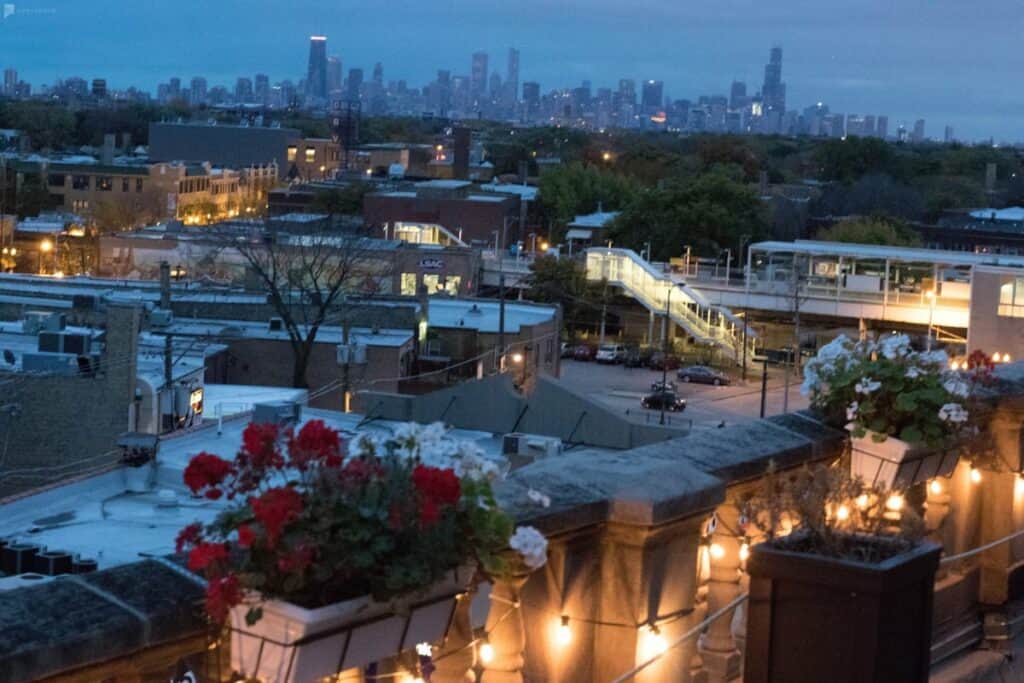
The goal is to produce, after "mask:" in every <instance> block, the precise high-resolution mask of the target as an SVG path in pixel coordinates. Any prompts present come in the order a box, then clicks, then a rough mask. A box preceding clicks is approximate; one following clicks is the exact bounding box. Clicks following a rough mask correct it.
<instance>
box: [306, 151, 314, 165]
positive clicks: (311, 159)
mask: <svg viewBox="0 0 1024 683" xmlns="http://www.w3.org/2000/svg"><path fill="white" fill-rule="evenodd" d="M315 161H316V148H315V147H307V148H306V163H307V164H312V163H313V162H315Z"/></svg>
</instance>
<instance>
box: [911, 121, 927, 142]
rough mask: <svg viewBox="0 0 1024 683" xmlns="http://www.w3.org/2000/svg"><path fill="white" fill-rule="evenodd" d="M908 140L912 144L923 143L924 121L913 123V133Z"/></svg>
mask: <svg viewBox="0 0 1024 683" xmlns="http://www.w3.org/2000/svg"><path fill="white" fill-rule="evenodd" d="M910 139H911V140H912V141H914V142H924V119H918V120H917V121H914V132H913V133H911V134H910Z"/></svg>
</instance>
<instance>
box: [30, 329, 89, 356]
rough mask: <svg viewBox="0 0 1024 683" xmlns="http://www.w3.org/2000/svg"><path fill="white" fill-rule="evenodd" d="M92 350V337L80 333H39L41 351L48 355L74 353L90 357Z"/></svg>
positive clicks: (43, 331) (42, 331)
mask: <svg viewBox="0 0 1024 683" xmlns="http://www.w3.org/2000/svg"><path fill="white" fill-rule="evenodd" d="M91 350H92V336H91V335H88V334H81V333H78V332H48V331H46V330H40V332H39V351H42V352H46V353H73V354H75V355H76V356H88V355H89V352H90V351H91Z"/></svg>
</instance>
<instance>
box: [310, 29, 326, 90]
mask: <svg viewBox="0 0 1024 683" xmlns="http://www.w3.org/2000/svg"><path fill="white" fill-rule="evenodd" d="M306 97H313V98H317V99H320V100H323V99H325V98H326V97H327V36H310V37H309V66H308V67H307V68H306Z"/></svg>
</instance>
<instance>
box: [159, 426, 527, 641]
mask: <svg viewBox="0 0 1024 683" xmlns="http://www.w3.org/2000/svg"><path fill="white" fill-rule="evenodd" d="M499 474H500V471H499V468H498V466H497V465H496V464H495V463H493V462H492V461H490V460H488V459H486V458H485V457H484V456H483V453H482V451H481V450H480V449H479V448H477V447H476V446H475V445H474V444H472V443H470V442H463V441H458V440H455V439H452V438H450V437H449V436H448V435H447V434H446V433H445V429H444V427H443V425H441V424H440V423H438V424H434V425H429V426H426V427H423V426H420V425H415V424H409V425H402V426H401V427H399V428H398V429H396V430H395V432H394V433H392V434H388V435H386V436H379V437H378V436H367V435H361V436H359V437H358V438H356V439H355V440H353V441H352V442H351V443H349V444H345V443H343V442H342V440H341V438H340V435H339V434H338V432H337V431H335V430H333V429H330V428H329V427H327V426H326V425H325V424H324V423H323V422H322V421H320V420H312V421H309V422H307V423H306V424H305V425H304V426H303V427H302V428H301V429H299V430H298V431H294V430H291V429H286V430H282V429H280V428H278V427H277V426H276V425H273V424H263V425H261V424H250V425H249V426H248V427H247V428H246V429H245V432H244V434H243V437H242V448H241V450H240V451H239V452H238V454H237V455H236V456H235V458H234V460H232V461H229V460H225V459H222V458H220V457H218V456H216V455H213V454H210V453H200V454H199V455H197V456H195V457H194V458H193V459H192V461H191V462H190V463H189V465H188V467H187V468H186V469H185V473H184V479H185V484H186V485H187V486H188V487H189V488H190V489H191V490H192V492H193V493H194V494H195V495H201V496H204V497H206V498H209V499H213V500H217V499H221V498H224V499H226V500H227V501H228V507H227V509H226V510H224V512H222V513H221V514H220V515H219V516H218V518H217V519H216V520H215V521H214V522H213V523H212V524H210V525H207V526H205V527H204V526H203V525H201V524H198V523H197V524H192V525H189V526H187V527H185V528H184V529H183V530H182V531H181V533H180V534H179V535H178V539H177V550H178V552H183V551H185V550H188V566H189V568H190V569H191V570H193V571H199V572H202V573H203V574H204V575H205V576H206V577H207V579H208V581H209V583H208V589H207V611H208V613H209V614H210V616H211V617H212V618H214V619H215V620H218V621H222V620H223V619H224V618H225V617H226V616H227V613H228V611H229V610H230V609H231V607H233V606H235V605H238V604H240V603H241V602H243V599H244V598H245V595H246V594H247V593H249V594H258V595H259V596H261V598H262V599H282V600H287V601H289V602H292V603H295V604H298V605H301V606H303V607H310V608H311V607H320V606H324V605H328V604H331V603H334V602H339V601H342V600H347V599H351V598H354V597H357V596H360V595H366V594H370V595H372V597H373V598H374V599H375V600H379V601H386V600H391V599H395V598H398V597H400V596H403V595H405V594H409V593H412V592H415V591H417V590H422V589H426V588H428V587H429V586H430V585H431V584H433V583H435V582H437V581H438V580H440V579H441V578H443V577H444V575H445V574H446V573H447V572H449V571H450V570H452V569H455V568H456V567H459V566H462V565H465V564H467V563H473V564H475V565H476V566H477V567H478V568H479V569H480V570H482V571H483V572H484V573H486V574H491V575H493V574H498V573H502V572H503V571H505V566H504V564H505V562H506V560H505V559H504V556H505V555H506V554H507V551H508V549H509V548H511V549H513V550H514V551H517V552H518V553H519V554H520V556H521V558H522V562H523V563H524V564H525V565H526V566H527V567H528V568H529V569H536V568H538V567H540V566H542V565H543V564H544V562H545V561H546V555H547V552H546V551H547V543H546V541H545V540H544V537H543V536H541V535H540V533H539V532H537V531H536V530H534V529H532V528H529V527H521V528H519V529H515V530H514V529H513V526H514V525H513V522H512V520H511V519H510V518H509V517H508V516H507V515H506V514H504V513H503V512H502V511H501V510H500V509H499V508H498V505H497V502H496V500H495V497H494V493H493V491H492V487H491V483H492V482H493V481H494V479H495V478H497V477H498V476H499ZM245 601H246V602H247V603H249V602H250V600H248V599H246V600H245ZM261 614H262V612H261V609H260V607H259V605H258V604H257V603H254V604H253V605H252V606H251V608H250V610H249V612H248V614H247V620H248V621H249V623H254V622H255V621H256V620H258V619H259V618H260V616H261Z"/></svg>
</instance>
